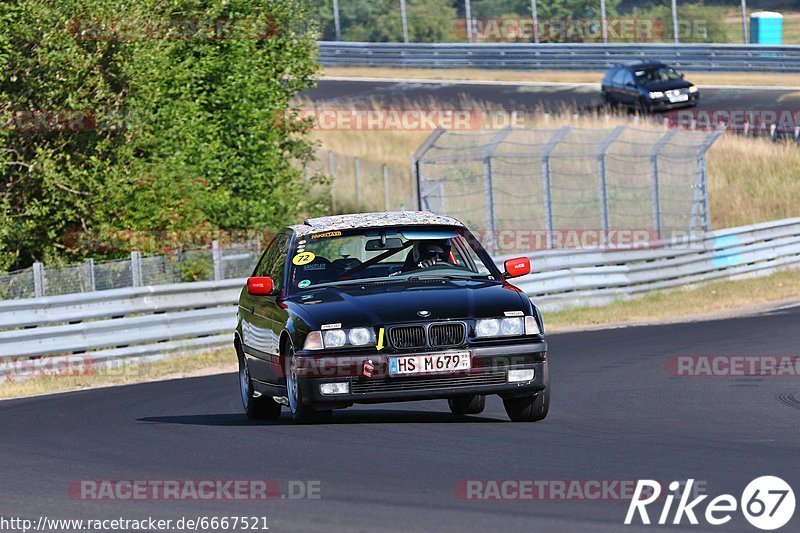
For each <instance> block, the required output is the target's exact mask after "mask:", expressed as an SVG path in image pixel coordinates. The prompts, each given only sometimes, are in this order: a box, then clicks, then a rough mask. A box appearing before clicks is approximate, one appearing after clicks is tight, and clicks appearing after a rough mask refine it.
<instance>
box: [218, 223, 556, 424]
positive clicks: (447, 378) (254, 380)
mask: <svg viewBox="0 0 800 533" xmlns="http://www.w3.org/2000/svg"><path fill="white" fill-rule="evenodd" d="M529 272H530V261H529V260H528V258H527V257H520V258H515V259H509V260H507V261H505V264H504V271H503V272H501V271H500V270H499V269H498V268H497V267H496V266H495V264H494V262H493V261H492V260H491V258H490V257H489V255H488V254H487V253H486V251H485V250H484V249H483V247H482V246H481V245H480V243H479V242H478V241H477V240H476V238H475V237H474V236H473V235H472V233H470V231H469V230H467V228H466V227H464V225H463V224H461V223H460V222H459V221H457V220H456V219H453V218H450V217H445V216H439V215H434V214H432V213H427V212H417V211H403V212H395V213H366V214H358V215H341V216H331V217H322V218H315V219H310V220H307V221H305V223H304V224H299V225H296V226H290V227H288V228H286V229H284V230H283V231H281V232H280V233H278V235H277V236H276V237H275V239H274V240H273V241H272V243H271V244H270V245H269V247H268V248H267V249H266V251H265V252H264V253H263V255H262V257H261V259H260V260H259V262H258V265H257V266H256V268H255V271H254V272H253V276H252V277H250V278H249V279H248V280H247V286H246V287H245V288H244V289H243V290H242V293H241V296H240V300H239V308H238V324H237V327H236V332H235V336H234V346H235V348H236V353H237V356H238V359H239V378H240V379H239V383H240V388H241V396H242V402H243V405H244V409H245V412H246V413H247V415H248V416H249V417H250V418H266V419H277V418H278V417H279V416H280V414H281V406H282V405H286V406H288V408H289V411H290V413H291V415H292V418H294V419H295V420H298V421H308V420H310V421H315V420H319V419H324V418H326V417H328V416H330V414H331V412H332V410H333V409H341V408H345V407H349V406H351V405H353V404H355V403H379V402H395V401H406V400H425V399H437V398H438V399H446V400H448V404H449V408H450V411H451V412H453V413H454V414H461V415H463V414H477V413H480V412H482V411H483V409H484V405H485V398H486V395H488V394H497V395H499V396H500V397H501V398H502V399H503V403H504V405H505V409H506V412H507V414H508V416H509V418H511V420H513V421H537V420H541V419H543V418H545V416H547V411H548V406H549V395H550V389H549V370H548V363H547V343H546V342H545V339H544V329H543V325H542V317H541V314H540V313H539V311H538V309H537V308H536V307H535V306H534V305H533V304H532V303H531V301H530V299H529V298H528V297H527V296H526V295H525V293H524V292H523V291H521V290H520V289H519V288H517V287H515V286H514V285H512V284H511V283H509V281H508V280H509V279H510V278H513V277H516V276H522V275H525V274H528V273H529Z"/></svg>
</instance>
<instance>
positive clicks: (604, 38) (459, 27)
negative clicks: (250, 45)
mask: <svg viewBox="0 0 800 533" xmlns="http://www.w3.org/2000/svg"><path fill="white" fill-rule="evenodd" d="M312 5H314V7H315V9H316V12H317V13H318V16H319V24H320V30H321V38H322V40H323V41H356V42H405V43H453V42H470V43H482V42H530V43H630V42H642V43H663V42H669V43H743V44H747V43H749V42H750V40H751V36H750V31H749V28H748V26H749V23H750V20H749V19H750V16H751V15H753V14H754V12H755V11H756V10H758V9H763V8H764V7H768V8H769V9H776V8H783V9H787V10H789V11H796V8H792V7H791V6H786V5H785V4H784V5H778V6H776V5H774V4H765V3H763V2H755V3H754V5H753V8H752V9H750V8H748V6H746V2H735V3H727V4H725V3H720V2H716V3H713V5H709V4H708V3H706V4H704V3H703V2H688V3H685V2H684V3H680V4H679V3H677V2H673V3H672V5H671V6H670V4H669V2H666V3H658V2H656V3H652V2H651V3H645V5H641V2H640V3H637V2H631V1H623V2H620V3H615V2H603V1H602V0H590V1H588V2H587V1H585V0H584V1H577V0H575V1H571V2H570V1H568V2H566V3H564V2H542V1H540V0H503V1H502V2H484V1H480V0H478V1H471V0H463V1H457V2H453V1H451V0H426V1H414V0H313V1H312ZM755 16H756V17H759V16H760V15H759V14H756V15H755ZM773 16H774V15H773ZM781 20H782V21H783V19H781ZM795 24H796V23H795V21H794V20H793V17H791V16H788V17H786V20H785V25H786V31H785V32H782V33H784V34H785V36H784V42H786V43H796V42H798V36H797V34H796V31H793V30H794V29H795ZM781 25H783V24H781ZM753 42H760V40H759V38H758V37H757V36H755V38H754V39H753Z"/></svg>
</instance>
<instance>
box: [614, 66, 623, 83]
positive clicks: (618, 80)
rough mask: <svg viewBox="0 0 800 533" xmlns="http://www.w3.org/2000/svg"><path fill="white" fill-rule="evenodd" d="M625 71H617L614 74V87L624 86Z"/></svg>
mask: <svg viewBox="0 0 800 533" xmlns="http://www.w3.org/2000/svg"><path fill="white" fill-rule="evenodd" d="M624 78H625V69H622V68H621V69H619V70H618V71H616V72H615V73H614V85H615V86H617V87H622V86H624V85H625V81H624Z"/></svg>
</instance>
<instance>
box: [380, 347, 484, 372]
mask: <svg viewBox="0 0 800 533" xmlns="http://www.w3.org/2000/svg"><path fill="white" fill-rule="evenodd" d="M470 367H471V362H470V356H469V352H451V353H432V354H422V355H401V356H397V357H390V358H389V375H390V376H403V375H408V374H436V373H439V372H455V371H458V370H469V369H470Z"/></svg>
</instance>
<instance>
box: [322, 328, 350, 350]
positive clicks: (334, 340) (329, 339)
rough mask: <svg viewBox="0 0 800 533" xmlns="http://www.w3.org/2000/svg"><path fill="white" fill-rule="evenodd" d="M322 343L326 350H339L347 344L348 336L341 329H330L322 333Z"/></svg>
mask: <svg viewBox="0 0 800 533" xmlns="http://www.w3.org/2000/svg"><path fill="white" fill-rule="evenodd" d="M322 342H323V343H324V344H325V347H326V348H338V347H339V346H344V343H346V342H347V334H346V333H345V332H344V330H341V329H330V330H328V331H323V332H322Z"/></svg>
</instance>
